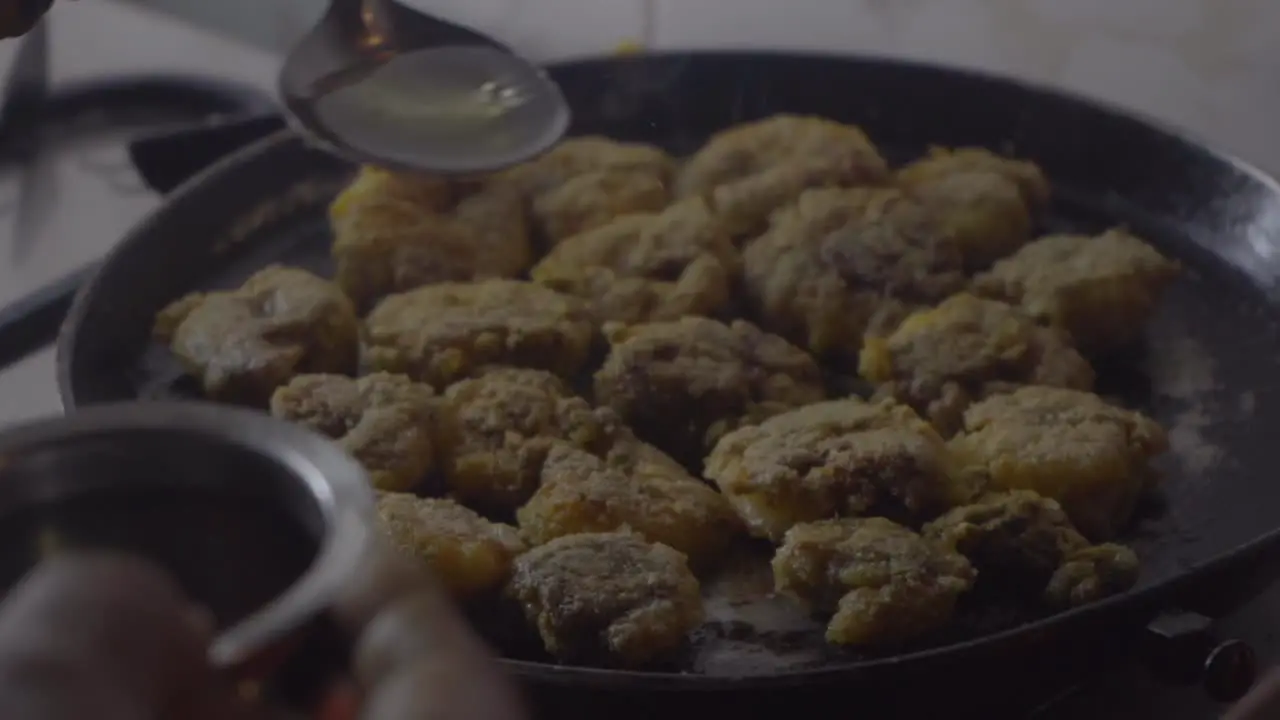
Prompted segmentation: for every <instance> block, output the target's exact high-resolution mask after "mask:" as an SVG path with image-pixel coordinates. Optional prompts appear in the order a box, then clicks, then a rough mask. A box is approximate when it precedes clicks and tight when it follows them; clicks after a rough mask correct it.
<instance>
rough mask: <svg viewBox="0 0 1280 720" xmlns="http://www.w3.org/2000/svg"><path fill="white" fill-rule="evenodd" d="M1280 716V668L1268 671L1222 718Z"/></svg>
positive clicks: (1243, 719) (1265, 719)
mask: <svg viewBox="0 0 1280 720" xmlns="http://www.w3.org/2000/svg"><path fill="white" fill-rule="evenodd" d="M1274 718H1280V669H1273V670H1271V672H1269V673H1267V674H1266V675H1265V676H1264V677H1263V678H1262V680H1261V681H1259V682H1258V684H1257V685H1255V686H1254V688H1253V689H1252V690H1250V691H1249V694H1248V695H1245V696H1244V699H1242V700H1241V701H1240V702H1238V703H1236V704H1235V705H1234V706H1233V707H1232V708H1231V709H1230V710H1228V711H1227V713H1226V714H1225V715H1223V716H1222V720H1273V719H1274Z"/></svg>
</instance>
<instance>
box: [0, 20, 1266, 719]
mask: <svg viewBox="0 0 1280 720" xmlns="http://www.w3.org/2000/svg"><path fill="white" fill-rule="evenodd" d="M134 3H137V4H161V5H165V6H166V7H167V8H168V9H170V10H173V9H174V8H178V10H179V12H180V14H186V15H190V14H191V13H193V12H195V13H201V12H203V13H206V14H207V13H209V12H212V8H220V9H221V10H222V11H224V12H223V13H222V15H223V17H222V18H221V20H219V22H221V23H222V24H223V25H226V26H228V27H231V29H232V30H235V31H236V32H235V33H234V34H237V35H238V36H240V37H242V38H243V39H245V40H248V41H249V43H248V44H246V43H244V42H238V41H235V40H231V39H228V38H225V37H220V36H217V35H214V34H211V33H209V32H207V31H204V30H197V29H195V28H193V27H191V26H188V25H185V24H183V23H182V22H179V21H178V20H175V19H173V18H172V17H167V16H165V15H163V14H161V13H157V12H155V11H153V10H148V9H144V8H141V7H138V6H137V5H135V4H134ZM184 3H185V4H186V6H187V7H185V9H184V8H182V7H179V6H182V5H183V4H184ZM409 4H412V5H415V6H421V7H424V8H428V9H431V10H434V11H436V12H439V13H441V14H445V15H448V16H450V17H454V18H457V19H459V20H462V21H464V22H469V23H471V24H473V25H475V26H477V27H481V28H484V29H487V30H489V31H490V32H491V33H493V34H495V35H497V36H499V37H501V38H503V39H504V40H506V41H508V42H510V43H511V44H512V45H513V46H515V47H516V48H518V49H520V50H522V51H524V52H526V53H527V54H529V55H531V56H534V57H538V58H544V59H555V58H563V57H568V56H575V55H586V54H592V53H599V52H604V51H607V50H609V49H611V48H613V47H615V46H616V45H617V44H618V43H620V42H623V41H636V42H642V43H645V44H647V45H648V46H650V47H655V48H687V47H694V46H700V47H722V48H723V47H734V48H742V47H772V48H788V49H804V50H839V51H856V52H869V53H882V54H889V55H899V56H906V57H915V58H926V59H934V60H940V61H944V62H948V63H953V64H959V65H965V66H971V67H977V68H982V69H987V70H994V71H996V72H1001V73H1006V74H1012V75H1016V76H1020V77H1023V78H1026V79H1030V80H1034V81H1038V82H1045V83H1051V84H1056V85H1060V86H1064V87H1067V88H1070V89H1073V90H1076V91H1078V92H1081V93H1083V94H1086V95H1090V96H1093V97H1097V98H1101V99H1104V100H1108V101H1112V102H1115V103H1117V104H1119V105H1121V106H1124V107H1127V108H1130V109H1133V110H1136V111H1138V112H1141V113H1145V114H1149V115H1151V116H1154V117H1156V118H1159V119H1160V120H1162V121H1164V122H1167V123H1171V124H1173V125H1175V126H1178V127H1181V128H1184V129H1186V130H1188V131H1190V132H1191V133H1193V134H1196V135H1199V136H1202V137H1204V138H1207V139H1208V141H1209V142H1210V143H1211V144H1214V145H1217V146H1219V147H1221V148H1223V149H1226V150H1228V151H1231V152H1233V153H1236V154H1238V155H1240V156H1242V157H1244V158H1245V159H1248V160H1250V161H1252V162H1254V163H1255V164H1258V165H1260V166H1261V167H1263V168H1264V169H1266V168H1270V169H1273V170H1276V171H1280V142H1278V141H1276V140H1275V139H1274V136H1275V133H1276V128H1280V82H1278V81H1277V77H1278V76H1280V42H1278V40H1280V2H1277V1H1276V0H788V1H787V2H777V1H776V0H732V2H727V1H726V0H718V1H717V0H414V1H413V2H410V3H409ZM323 5H324V2H323V0H224V2H219V3H210V2H208V1H207V0H130V4H120V3H118V2H111V1H109V0H76V1H74V2H70V1H68V0H58V2H56V3H55V6H54V9H53V11H52V12H51V15H50V18H51V28H52V43H53V45H52V47H53V57H52V63H53V65H52V67H53V75H54V80H55V83H64V82H68V81H73V80H77V79H82V78H86V77H95V76H105V75H112V74H120V73H126V72H155V71H164V72H180V73H193V74H206V75H215V76H218V77H222V78H226V79H232V80H238V81H241V82H244V83H248V84H250V85H254V86H257V87H259V88H262V89H264V90H269V89H270V88H271V86H272V81H273V75H274V71H275V68H276V67H277V64H278V62H279V59H278V58H279V51H280V49H281V48H283V47H286V46H287V44H288V42H290V41H291V40H292V39H293V38H296V37H297V36H298V34H299V33H301V32H302V31H303V30H304V29H305V28H306V27H307V26H308V25H309V23H310V22H311V21H312V20H313V19H314V18H315V17H317V16H318V14H319V12H320V11H321V10H322V9H323ZM237 13H238V14H237ZM237 27H238V28H239V29H238V30H236V28H237ZM246 28H250V29H246ZM13 50H14V48H13V43H3V44H0V65H4V64H7V63H8V62H9V57H10V56H11V55H12V53H13ZM849 91H850V92H854V91H856V90H853V89H850V90H849ZM49 162H50V163H51V167H52V169H53V177H54V178H55V184H56V185H57V186H58V193H59V194H58V198H59V205H58V207H59V212H58V213H57V214H56V216H54V217H51V218H49V219H48V220H47V222H46V223H45V224H44V226H42V227H41V229H40V232H39V233H38V237H37V238H36V240H35V242H33V243H30V245H31V248H32V249H31V250H30V252H29V253H27V254H25V255H24V256H22V257H18V256H17V255H16V254H15V253H14V252H13V251H12V246H13V238H12V233H11V231H10V230H9V228H8V227H7V223H4V224H0V302H6V301H8V300H10V299H12V298H14V297H17V296H19V295H21V294H22V293H24V292H27V291H29V290H31V289H33V288H35V287H38V286H39V285H41V284H42V283H44V282H46V281H48V280H49V279H52V278H55V277H57V276H59V275H61V274H62V273H64V272H66V271H68V270H70V269H73V268H76V267H79V266H80V265H82V264H83V263H85V262H87V261H89V260H91V259H93V258H95V257H97V256H100V255H101V254H102V253H104V252H105V251H106V250H107V249H108V248H110V247H111V245H112V244H113V243H114V242H115V241H116V240H117V239H118V238H119V237H120V235H121V234H122V233H123V232H124V231H125V230H127V228H128V227H129V226H130V225H131V224H132V223H134V222H135V221H136V220H137V219H138V218H139V217H140V216H142V215H143V214H144V213H146V212H147V211H148V210H149V209H150V208H152V207H154V206H155V204H156V203H157V202H158V198H156V197H155V196H153V195H151V194H149V193H143V194H139V195H134V196H130V197H127V198H121V197H120V196H119V195H118V194H117V193H115V192H113V191H112V190H111V189H110V188H108V187H105V186H103V185H101V184H100V183H95V182H94V181H86V179H85V178H84V176H83V175H84V173H83V168H82V166H81V164H80V163H78V161H77V159H76V158H75V157H71V156H66V157H62V156H58V157H54V158H52V159H50V160H49ZM11 185H12V178H8V177H5V176H4V175H2V174H0V194H2V193H4V192H9V191H10V190H11ZM59 411H60V405H59V403H58V399H57V395H56V391H55V388H54V385H53V377H52V352H51V351H46V352H43V353H40V354H38V355H36V356H33V357H32V358H30V359H28V360H27V361H26V362H24V363H21V364H20V365H18V366H16V367H14V368H11V369H10V370H8V371H7V372H3V373H0V423H7V422H12V421H15V420H18V419H22V418H27V417H31V416H35V415H43V414H50V413H56V412H59ZM1273 627H1280V592H1276V591H1273V592H1270V593H1268V594H1267V595H1266V596H1265V597H1264V598H1262V599H1260V600H1259V601H1258V602H1256V603H1254V604H1253V605H1252V606H1250V608H1248V609H1247V610H1246V611H1245V612H1244V613H1242V614H1241V615H1239V616H1237V617H1236V618H1233V619H1232V620H1230V621H1229V622H1227V623H1225V624H1224V628H1225V630H1226V631H1227V632H1233V631H1236V630H1238V631H1240V632H1242V633H1243V634H1244V635H1245V636H1246V637H1247V638H1248V639H1249V640H1250V641H1252V642H1254V643H1255V645H1256V646H1257V647H1258V648H1259V650H1260V652H1261V654H1262V655H1263V656H1264V657H1266V658H1274V657H1276V656H1277V653H1276V650H1277V649H1278V648H1277V642H1276V638H1275V636H1274V633H1273V632H1272V631H1271V628H1273ZM1115 684H1117V685H1119V686H1121V689H1120V690H1119V691H1118V694H1117V693H1116V692H1112V693H1108V694H1106V695H1105V696H1097V695H1096V694H1095V695H1091V696H1088V697H1086V698H1085V699H1084V700H1082V702H1083V703H1085V705H1086V706H1089V709H1086V710H1083V711H1082V714H1081V716H1082V717H1083V716H1089V717H1097V718H1107V717H1117V718H1119V717H1129V718H1133V717H1168V718H1188V719H1190V718H1207V717H1212V716H1213V715H1214V714H1216V712H1217V710H1216V708H1214V707H1213V706H1212V705H1211V704H1208V703H1206V702H1204V701H1202V699H1201V698H1200V697H1199V696H1198V694H1197V693H1196V692H1195V691H1194V690H1189V691H1178V692H1165V691H1157V690H1156V689H1155V688H1154V687H1153V686H1152V685H1151V684H1150V683H1147V682H1146V681H1144V680H1142V679H1141V678H1128V677H1126V678H1116V679H1115ZM1098 697H1102V698H1103V699H1102V700H1098V699H1096V698H1098ZM1091 698H1093V699H1091ZM1093 705H1101V706H1102V707H1101V708H1094V707H1092V706H1093Z"/></svg>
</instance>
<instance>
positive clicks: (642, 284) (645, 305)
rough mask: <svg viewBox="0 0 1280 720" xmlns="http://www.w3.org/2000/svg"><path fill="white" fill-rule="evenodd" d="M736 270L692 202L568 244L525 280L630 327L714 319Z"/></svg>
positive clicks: (733, 252)
mask: <svg viewBox="0 0 1280 720" xmlns="http://www.w3.org/2000/svg"><path fill="white" fill-rule="evenodd" d="M740 264H741V259H740V258H739V256H738V251H737V249H736V248H734V246H733V241H732V239H731V238H730V237H729V234H728V233H727V232H725V230H724V227H723V225H722V224H721V223H720V221H719V219H718V218H716V217H715V215H714V214H713V213H712V212H711V208H710V207H709V206H708V205H707V203H706V202H705V201H704V200H702V199H701V198H693V199H692V200H685V201H682V202H679V203H676V204H675V205H672V206H671V207H669V208H667V209H666V210H664V211H662V212H661V213H650V214H635V215H624V216H622V217H619V218H616V219H614V220H612V221H611V222H609V223H607V224H605V225H602V226H600V227H598V228H596V229H594V230H591V231H588V232H585V233H581V234H578V235H575V236H573V237H571V238H568V239H567V240H565V241H563V242H561V243H560V244H559V245H557V246H556V247H554V248H552V249H551V252H550V253H548V254H547V256H546V257H545V258H543V259H542V262H540V263H538V264H537V265H535V266H534V268H533V270H532V271H531V273H530V275H531V276H532V277H533V279H534V281H536V282H539V283H541V284H543V285H546V286H547V287H550V288H552V289H554V290H558V291H560V292H563V293H566V294H569V295H576V296H578V297H582V298H584V299H586V300H587V301H589V303H590V305H591V309H592V311H593V312H594V313H595V315H596V317H597V319H598V320H600V321H602V322H603V321H617V322H623V323H628V324H631V323H637V322H646V321H656V320H674V319H676V318H679V317H683V316H685V315H709V316H710V315H718V314H720V313H722V312H723V311H724V310H726V309H727V307H728V305H729V303H730V301H731V300H732V294H733V291H732V288H733V284H734V281H735V278H736V276H737V273H738V269H739V266H740Z"/></svg>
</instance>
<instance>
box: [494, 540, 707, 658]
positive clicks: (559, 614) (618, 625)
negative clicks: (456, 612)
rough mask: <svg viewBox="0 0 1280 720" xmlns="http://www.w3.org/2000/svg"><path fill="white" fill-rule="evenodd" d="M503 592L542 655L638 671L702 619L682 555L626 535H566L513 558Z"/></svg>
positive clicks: (680, 640) (695, 584)
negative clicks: (537, 639) (537, 638)
mask: <svg viewBox="0 0 1280 720" xmlns="http://www.w3.org/2000/svg"><path fill="white" fill-rule="evenodd" d="M507 594H508V595H510V596H511V597H513V598H514V599H515V600H516V601H518V602H519V603H520V605H521V606H522V607H523V608H524V612H525V616H526V617H527V618H528V619H529V622H530V623H532V624H533V625H534V626H535V627H537V629H538V634H539V635H541V636H542V642H543V644H544V645H545V646H546V648H547V651H548V652H550V653H551V654H552V655H554V656H556V657H557V658H559V659H561V660H565V661H569V662H587V663H593V664H594V663H599V664H604V665H611V666H621V667H639V666H643V665H645V664H647V663H650V662H652V661H654V660H658V659H660V658H661V657H662V656H663V655H666V654H669V653H670V652H672V651H674V650H677V649H679V647H680V646H681V645H682V644H683V643H684V641H685V637H686V636H687V635H688V633H689V632H690V631H692V630H693V629H695V628H696V627H697V626H698V625H699V624H700V623H701V622H702V618H703V608H702V595H701V588H700V587H699V585H698V579H697V578H696V577H694V575H693V573H692V572H691V571H690V570H689V566H688V563H687V562H686V560H685V557H684V555H682V554H681V553H680V552H679V551H677V550H673V549H671V548H669V547H667V546H666V545H661V544H659V543H651V542H648V541H647V540H645V539H644V538H642V537H640V536H639V535H636V534H634V533H628V532H617V533H588V534H582V535H566V536H564V537H561V538H556V539H555V540H552V541H551V542H549V543H547V544H545V545H541V546H539V547H536V548H534V549H532V550H530V551H529V552H527V553H525V554H524V555H521V556H520V557H519V558H517V559H516V562H515V572H514V574H513V576H512V578H511V582H510V583H509V584H508V586H507Z"/></svg>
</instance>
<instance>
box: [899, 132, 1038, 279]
mask: <svg viewBox="0 0 1280 720" xmlns="http://www.w3.org/2000/svg"><path fill="white" fill-rule="evenodd" d="M897 180H898V185H899V186H900V187H902V188H904V189H906V190H907V192H908V193H909V194H910V195H911V196H912V197H914V198H916V200H918V201H919V202H920V203H922V204H923V205H924V206H925V207H926V208H927V210H928V212H929V214H930V215H931V216H933V217H934V218H935V219H936V220H937V222H938V223H939V224H940V225H941V226H942V228H943V232H944V233H945V234H946V235H948V236H949V237H951V238H952V239H953V240H954V241H955V242H956V243H957V245H959V247H960V251H961V253H963V254H964V257H965V266H966V268H968V269H970V270H976V269H980V268H984V267H987V266H988V265H990V264H991V263H992V262H994V261H995V260H997V259H999V258H1001V257H1004V256H1005V255H1008V254H1009V253H1011V252H1013V251H1014V250H1017V249H1018V248H1020V247H1022V246H1023V245H1024V244H1026V242H1027V241H1028V240H1030V239H1031V230H1032V218H1033V215H1034V213H1035V211H1037V210H1039V209H1040V208H1042V207H1043V206H1044V204H1045V203H1046V202H1047V200H1048V197H1049V183H1048V181H1047V180H1045V177H1044V174H1043V173H1042V172H1040V168H1038V167H1036V166H1035V165H1034V164H1033V163H1030V162H1024V161H1020V160H1013V159H1009V158H1003V157H1000V156H999V155H996V154H994V153H991V152H989V151H987V150H983V149H981V148H961V149H958V150H945V149H941V148H935V149H933V150H932V151H931V152H930V153H929V155H927V156H925V157H924V158H922V159H920V160H917V161H915V162H913V163H911V164H909V165H907V166H906V167H904V168H902V169H901V170H899V171H898V173H897Z"/></svg>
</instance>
